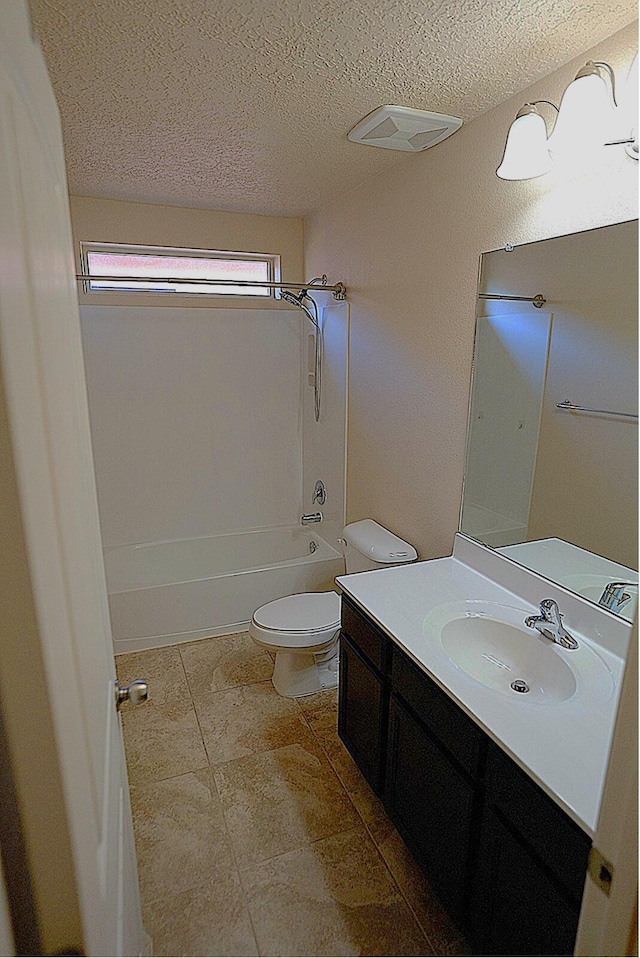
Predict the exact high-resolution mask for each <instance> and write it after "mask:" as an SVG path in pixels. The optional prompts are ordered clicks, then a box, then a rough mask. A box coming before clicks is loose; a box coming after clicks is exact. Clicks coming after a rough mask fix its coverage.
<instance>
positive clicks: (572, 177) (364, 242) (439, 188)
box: [305, 25, 638, 558]
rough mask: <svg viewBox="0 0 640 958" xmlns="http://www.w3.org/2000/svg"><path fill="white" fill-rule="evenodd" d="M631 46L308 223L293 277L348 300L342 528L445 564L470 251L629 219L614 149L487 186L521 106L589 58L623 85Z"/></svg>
mask: <svg viewBox="0 0 640 958" xmlns="http://www.w3.org/2000/svg"><path fill="white" fill-rule="evenodd" d="M636 49H637V25H632V26H631V27H628V28H626V29H625V30H623V31H621V32H620V33H618V34H616V35H615V36H614V37H611V38H609V40H607V41H605V42H604V43H602V44H599V45H598V46H597V47H596V48H594V49H592V50H590V51H585V54H584V56H583V57H580V58H578V59H577V60H574V61H571V63H570V64H568V65H567V66H565V67H563V68H561V69H560V70H558V71H557V72H556V73H554V74H552V75H551V76H550V77H547V78H546V79H545V80H543V81H541V82H539V83H537V84H535V85H534V86H532V87H530V88H528V89H526V90H525V91H524V92H521V93H518V94H517V95H516V96H514V97H512V98H511V99H510V100H508V101H506V102H505V103H503V104H501V105H500V106H499V107H497V108H496V109H494V110H492V111H490V112H489V113H487V114H485V115H484V116H482V117H479V118H478V119H477V120H474V121H473V122H471V123H469V124H468V125H466V126H464V127H463V128H462V129H461V130H460V132H458V133H456V134H455V135H454V136H453V137H451V138H450V139H449V140H446V141H445V142H444V143H442V144H440V145H439V146H437V147H435V148H434V149H431V150H427V151H426V152H425V153H423V154H420V155H418V156H411V157H407V158H402V159H400V160H399V162H398V164H397V166H395V167H394V168H393V169H392V170H391V172H387V173H384V174H382V175H381V176H379V177H377V178H374V179H371V180H369V181H368V182H367V183H366V184H364V185H363V186H361V187H359V188H358V189H356V190H353V191H352V192H350V193H348V194H346V195H344V196H341V197H338V198H337V199H336V200H335V201H334V202H333V203H331V204H330V205H329V206H326V207H324V208H323V209H321V210H319V211H317V212H316V213H314V214H313V215H311V216H309V217H308V219H307V220H306V221H305V256H306V272H307V273H309V275H311V274H312V273H318V272H326V273H327V274H328V275H329V279H330V282H335V281H337V280H342V281H343V282H345V283H346V284H347V286H348V290H349V302H350V313H351V367H350V394H349V403H350V405H349V441H348V442H349V444H348V448H349V455H348V487H347V489H348V491H347V518H348V519H349V520H355V519H360V518H362V517H365V516H372V517H373V518H375V519H377V520H378V521H380V522H382V523H383V524H385V525H387V526H388V527H389V528H391V529H392V530H393V531H394V532H396V533H397V534H399V535H401V536H403V537H405V538H407V539H409V540H410V541H411V542H413V543H414V544H415V546H416V548H417V549H418V551H419V553H420V556H421V557H422V558H433V557H435V556H439V555H448V554H450V552H451V546H452V541H453V535H454V533H455V531H456V529H457V527H458V513H459V508H460V495H461V487H462V474H463V465H464V450H465V434H466V421H467V402H468V395H469V380H470V370H471V356H472V351H473V330H474V318H475V302H476V301H475V296H476V278H477V269H478V257H479V254H480V253H481V252H482V251H485V250H490V249H496V248H499V247H501V246H504V245H505V243H507V242H511V243H524V242H530V241H532V240H538V239H542V238H545V237H548V236H557V235H561V234H563V233H570V232H574V231H577V230H584V229H588V228H590V227H594V226H600V225H603V224H606V223H615V222H620V221H622V220H627V219H630V218H633V217H635V216H636V215H637V209H636V196H637V177H638V166H637V164H636V163H634V161H632V160H630V159H629V158H628V157H627V155H626V154H625V152H624V148H622V147H611V148H609V149H608V150H607V151H604V156H603V157H599V158H598V160H597V161H595V162H593V161H592V162H591V163H590V164H587V163H583V164H582V165H581V167H580V168H573V169H566V168H565V169H558V168H556V169H555V170H554V171H552V172H551V173H550V174H548V175H547V176H545V177H541V178H539V179H536V180H529V181H524V182H506V181H503V180H499V179H498V178H497V177H496V176H495V169H496V167H497V166H498V163H499V161H500V157H501V154H502V149H503V145H504V140H505V136H506V132H507V129H508V127H509V124H510V122H511V121H512V119H513V118H514V116H515V114H516V112H517V110H518V108H519V107H520V106H521V105H522V104H523V103H524V102H525V101H528V100H533V99H541V98H544V99H551V100H554V101H555V102H558V101H559V99H560V96H561V94H562V91H563V90H564V89H565V87H566V86H567V84H568V83H569V82H570V81H571V79H573V76H574V75H575V72H576V70H577V69H578V68H579V67H580V66H581V65H582V64H583V63H584V62H585V60H586V59H587V58H592V59H597V60H606V61H608V62H610V63H611V65H612V66H613V67H614V69H615V70H616V74H617V76H618V77H619V78H620V79H623V78H625V77H626V74H627V71H628V69H629V66H630V64H631V61H632V59H633V56H634V54H635V52H636ZM425 107H428V104H425ZM353 149H364V147H359V146H356V145H354V146H353Z"/></svg>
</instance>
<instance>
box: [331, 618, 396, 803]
mask: <svg viewBox="0 0 640 958" xmlns="http://www.w3.org/2000/svg"><path fill="white" fill-rule="evenodd" d="M339 681H340V693H339V703H338V734H339V736H340V738H341V739H342V741H343V742H344V744H345V745H346V746H347V748H348V749H349V751H350V752H351V755H352V756H353V758H354V760H355V762H356V764H357V765H358V767H359V768H360V771H361V772H362V774H363V775H364V776H365V778H366V779H367V781H368V782H369V784H370V785H371V787H372V788H373V790H374V791H375V792H377V793H378V794H380V793H381V791H382V788H383V785H384V774H383V773H384V764H383V762H384V755H383V742H384V740H385V737H386V708H385V706H384V698H383V682H382V679H381V678H380V677H379V676H378V675H377V674H376V673H375V672H374V670H373V669H372V668H371V666H370V665H369V664H368V663H367V662H366V661H365V660H364V658H363V657H362V656H361V655H360V654H359V652H358V651H357V650H356V648H355V647H354V646H353V645H352V644H351V642H349V640H348V639H347V638H346V636H345V635H344V634H342V635H341V636H340V671H339Z"/></svg>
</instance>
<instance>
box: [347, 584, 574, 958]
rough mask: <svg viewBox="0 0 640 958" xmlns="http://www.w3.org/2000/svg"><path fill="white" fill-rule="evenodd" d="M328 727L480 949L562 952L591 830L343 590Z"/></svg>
mask: <svg viewBox="0 0 640 958" xmlns="http://www.w3.org/2000/svg"><path fill="white" fill-rule="evenodd" d="M338 732H339V735H340V737H341V739H342V740H343V742H344V743H345V745H346V746H347V748H348V749H349V751H350V752H351V755H352V756H353V758H354V759H355V761H356V762H357V764H358V765H359V767H360V769H361V770H362V772H363V774H364V775H365V776H366V778H367V779H368V781H369V782H370V783H371V785H372V787H373V788H374V790H375V791H376V792H377V794H379V795H380V796H381V797H382V798H383V800H384V803H385V807H386V809H387V812H388V814H389V817H390V818H391V820H392V821H393V822H394V824H395V825H396V827H397V828H398V831H399V832H400V834H401V835H402V837H403V838H404V840H405V842H406V844H407V846H408V847H409V848H410V849H411V851H412V853H413V855H414V857H415V859H416V861H417V862H418V863H419V864H420V866H421V867H422V868H423V870H424V872H425V874H426V876H427V878H428V879H429V881H430V882H431V883H432V885H433V886H434V888H435V890H436V891H437V893H438V895H439V897H440V899H441V901H442V903H443V904H444V905H445V907H446V908H447V909H448V910H449V912H450V913H451V915H452V917H453V918H454V920H455V921H456V922H457V923H458V925H459V927H460V928H461V929H462V930H463V931H465V933H466V934H467V935H468V937H469V940H470V942H471V944H472V947H473V951H474V954H478V955H540V956H544V955H571V954H572V953H573V945H574V941H575V935H576V929H577V924H578V916H579V911H580V901H581V897H582V890H583V886H584V880H585V876H586V869H587V858H588V854H589V848H590V844H591V843H590V839H589V838H588V836H587V835H585V833H584V832H583V831H582V830H581V829H580V828H579V827H578V826H577V825H576V824H575V823H574V822H573V821H572V820H571V819H570V818H569V817H568V816H567V815H566V814H565V812H564V811H563V810H562V809H561V808H560V807H559V806H558V805H557V804H556V803H555V802H554V801H553V800H552V799H551V798H550V797H549V796H548V795H547V794H546V793H545V792H543V790H542V789H541V788H539V786H538V785H536V784H535V783H534V782H533V781H532V780H531V779H530V778H529V776H528V775H527V774H526V773H525V772H524V771H523V770H522V769H521V768H520V767H519V766H518V765H517V764H516V763H515V762H514V761H513V760H512V759H511V758H509V757H508V756H507V755H506V753H504V752H503V751H502V749H501V748H499V746H498V745H496V743H494V742H493V741H492V740H491V739H490V738H489V736H487V735H486V734H485V733H484V732H483V731H482V729H480V728H479V726H478V725H476V723H475V722H474V721H473V720H472V719H471V718H470V717H469V716H468V715H467V714H466V713H465V712H464V711H463V710H462V709H461V708H460V707H459V706H458V705H457V704H456V703H455V702H454V701H453V700H452V699H451V698H450V697H449V696H448V695H447V693H446V692H445V691H444V690H443V689H441V688H440V687H439V686H438V685H437V683H435V682H434V681H433V680H432V679H431V678H430V677H429V676H428V675H427V674H426V672H425V671H424V670H423V669H421V668H420V667H419V666H418V665H417V664H416V663H415V662H413V661H412V660H411V659H410V658H409V656H408V655H406V654H405V653H404V652H403V651H402V650H401V649H400V648H399V647H398V646H397V645H395V643H394V642H393V641H392V639H390V638H389V636H387V635H386V634H385V633H384V632H383V631H382V630H381V629H379V628H378V626H377V625H376V624H375V623H374V622H373V621H371V620H370V619H369V618H368V617H367V616H366V615H365V614H364V613H363V612H362V611H361V610H360V609H358V607H357V606H356V605H355V603H353V602H351V601H350V600H349V599H347V598H345V597H343V620H342V633H341V637H340V695H339V706H338Z"/></svg>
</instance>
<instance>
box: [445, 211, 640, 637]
mask: <svg viewBox="0 0 640 958" xmlns="http://www.w3.org/2000/svg"><path fill="white" fill-rule="evenodd" d="M514 297H515V298H514ZM518 297H520V298H518ZM536 297H537V299H536ZM637 358H638V221H637V220H633V221H630V222H626V223H619V224H616V225H614V226H606V227H602V228H600V229H594V230H589V231H586V232H583V233H574V234H571V235H568V236H560V237H556V238H553V239H548V240H543V241H540V242H537V243H529V244H526V245H523V246H517V247H514V248H512V247H507V248H505V249H502V250H495V251H492V252H489V253H483V254H482V256H481V260H480V270H479V289H478V309H477V316H476V334H475V344H474V359H473V375H472V385H471V400H470V408H469V425H468V431H467V452H466V465H465V479H464V492H463V500H462V509H461V515H460V531H461V532H464V533H465V534H466V535H469V536H471V537H473V538H475V539H478V540H479V541H480V542H483V543H484V544H485V545H489V546H491V547H493V548H495V549H497V550H498V551H500V552H503V553H504V554H506V555H509V556H510V557H511V558H512V559H514V560H515V561H516V562H519V563H521V564H522V565H525V566H527V567H528V568H531V569H533V570H534V571H536V572H539V573H540V574H542V575H544V576H546V577H547V578H549V579H552V580H553V581H554V582H557V583H559V584H561V585H563V586H565V587H567V588H569V589H571V590H572V591H575V592H577V593H579V594H581V595H583V596H586V597H587V598H589V599H592V600H593V601H595V602H598V601H600V602H601V604H602V599H603V592H604V590H605V588H606V587H607V585H608V584H609V583H611V582H614V581H616V582H625V583H627V582H629V583H637V581H638V574H637V572H636V571H635V570H636V569H637V547H638V544H637V530H638V415H637V413H638V361H637ZM573 407H579V408H573ZM636 604H637V587H634V586H633V585H629V586H626V587H625V588H624V589H622V590H618V595H617V598H616V599H611V600H610V601H609V602H608V603H607V607H608V608H610V609H611V611H614V612H617V613H618V614H620V615H622V616H624V617H625V618H629V619H632V618H633V615H634V612H635V608H636Z"/></svg>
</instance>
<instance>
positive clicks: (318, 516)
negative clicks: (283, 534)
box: [300, 512, 323, 526]
mask: <svg viewBox="0 0 640 958" xmlns="http://www.w3.org/2000/svg"><path fill="white" fill-rule="evenodd" d="M322 518H323V517H322V513H321V512H308V513H307V514H306V515H304V516H302V518H301V519H300V522H301V523H302V525H303V526H308V525H310V524H311V523H312V522H322Z"/></svg>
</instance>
